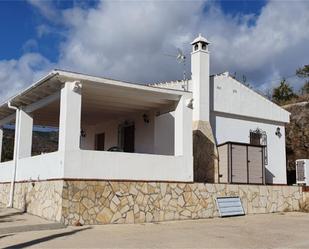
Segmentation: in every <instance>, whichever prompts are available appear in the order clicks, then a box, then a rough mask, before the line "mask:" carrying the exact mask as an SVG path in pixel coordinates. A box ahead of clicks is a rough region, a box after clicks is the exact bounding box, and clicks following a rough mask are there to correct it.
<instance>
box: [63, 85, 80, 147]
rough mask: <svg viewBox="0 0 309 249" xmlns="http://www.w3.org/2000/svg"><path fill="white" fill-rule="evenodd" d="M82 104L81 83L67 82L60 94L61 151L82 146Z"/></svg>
mask: <svg viewBox="0 0 309 249" xmlns="http://www.w3.org/2000/svg"><path fill="white" fill-rule="evenodd" d="M81 104H82V97H81V83H80V82H76V81H75V82H66V83H65V84H64V86H63V88H62V89H61V96H60V119H59V145H58V150H59V151H66V150H78V149H79V148H80V129H81V124H80V123H81Z"/></svg>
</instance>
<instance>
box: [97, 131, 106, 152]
mask: <svg viewBox="0 0 309 249" xmlns="http://www.w3.org/2000/svg"><path fill="white" fill-rule="evenodd" d="M104 147H105V133H99V134H96V135H95V150H100V151H103V150H104V149H105V148H104Z"/></svg>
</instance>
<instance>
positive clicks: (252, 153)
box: [248, 146, 264, 184]
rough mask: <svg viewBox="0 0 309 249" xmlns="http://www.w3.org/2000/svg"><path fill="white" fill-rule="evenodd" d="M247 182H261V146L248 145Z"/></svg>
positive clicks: (262, 172)
mask: <svg viewBox="0 0 309 249" xmlns="http://www.w3.org/2000/svg"><path fill="white" fill-rule="evenodd" d="M248 172H249V183H251V184H263V180H264V179H263V175H264V171H263V148H262V147H254V146H248Z"/></svg>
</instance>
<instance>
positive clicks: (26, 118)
mask: <svg viewBox="0 0 309 249" xmlns="http://www.w3.org/2000/svg"><path fill="white" fill-rule="evenodd" d="M18 128H19V131H18V134H19V137H18V144H19V146H18V147H17V156H18V158H25V157H30V156H31V149H32V129H33V119H32V117H31V116H30V115H29V114H27V113H26V112H24V111H23V110H20V111H19V126H18Z"/></svg>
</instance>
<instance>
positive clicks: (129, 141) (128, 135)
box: [123, 124, 135, 152]
mask: <svg viewBox="0 0 309 249" xmlns="http://www.w3.org/2000/svg"><path fill="white" fill-rule="evenodd" d="M134 133H135V127H134V124H133V125H129V126H124V127H123V151H124V152H134Z"/></svg>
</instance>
